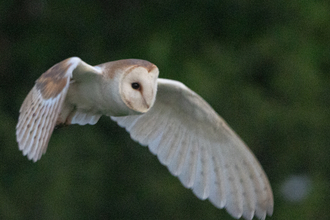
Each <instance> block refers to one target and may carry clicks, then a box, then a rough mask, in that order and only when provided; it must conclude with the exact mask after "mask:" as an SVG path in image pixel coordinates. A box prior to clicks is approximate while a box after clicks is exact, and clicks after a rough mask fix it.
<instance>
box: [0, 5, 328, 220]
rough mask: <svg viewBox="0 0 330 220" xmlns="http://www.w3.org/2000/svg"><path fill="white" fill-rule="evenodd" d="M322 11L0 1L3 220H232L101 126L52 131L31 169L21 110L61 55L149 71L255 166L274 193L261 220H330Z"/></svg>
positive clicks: (104, 122)
mask: <svg viewBox="0 0 330 220" xmlns="http://www.w3.org/2000/svg"><path fill="white" fill-rule="evenodd" d="M329 11H330V3H329V1H325V0H324V1H322V0H318V1H316V0H315V1H312V0H305V1H301V0H290V1H287V0H278V1H261V0H251V1H246V0H234V1H233V0H222V1H211V0H205V1H197V0H192V1H171V0H166V1H159V0H150V1H145V0H144V1H141V0H139V1H133V0H131V1H127V0H120V1H106V0H98V1H79V0H57V1H46V0H25V1H24V0H23V1H18V0H17V1H15V0H3V1H0V86H1V89H0V121H1V123H0V158H1V159H0V219H54V220H55V219H232V218H231V217H230V215H229V214H227V212H226V211H225V210H219V209H217V208H215V207H213V206H212V205H211V203H210V202H208V201H200V200H198V199H197V198H196V197H195V196H194V195H193V193H192V192H191V191H190V190H188V189H185V188H184V187H183V186H182V185H181V183H180V181H179V180H178V179H177V178H176V177H173V176H172V175H170V173H169V172H168V170H167V168H166V167H164V166H162V165H161V164H160V163H159V162H158V160H157V158H156V157H155V156H154V155H152V154H151V153H150V152H149V150H148V149H147V148H145V147H141V146H140V145H139V144H137V143H135V142H133V141H132V140H131V139H130V137H129V135H128V134H127V133H126V132H125V130H124V129H122V128H119V127H118V126H117V125H116V124H115V123H114V122H112V121H111V120H110V119H109V118H108V117H102V118H101V120H100V121H99V122H98V123H97V124H96V125H94V126H79V125H74V126H70V127H67V128H63V129H60V130H57V131H55V132H54V134H53V136H52V138H51V141H50V144H49V148H48V150H47V153H46V154H45V155H44V156H43V157H42V159H41V160H40V161H39V162H37V163H33V162H31V161H28V160H27V158H26V157H23V156H22V153H21V152H20V151H19V150H18V146H17V143H16V141H15V126H16V123H17V118H18V110H19V108H20V105H21V104H22V102H23V100H24V98H25V96H26V95H27V94H28V92H29V90H30V89H31V88H32V87H33V85H34V81H35V80H36V79H37V78H38V77H39V76H40V75H41V74H42V73H43V72H45V71H46V70H47V69H48V68H50V67H51V66H52V65H54V64H55V63H57V62H60V61H61V60H64V59H66V58H68V57H70V56H79V57H80V58H82V59H83V60H84V61H86V62H87V63H89V64H91V65H97V64H99V63H103V62H107V61H112V60H118V59H124V58H140V59H146V60H149V61H151V62H153V63H155V64H156V65H157V66H158V67H159V69H160V77H162V78H170V79H176V80H179V81H181V82H183V83H185V84H186V85H187V86H188V87H190V88H191V89H193V90H194V91H196V92H197V93H198V94H200V95H201V96H202V97H203V98H204V99H205V100H206V101H208V102H209V103H210V104H211V106H213V107H214V109H215V110H216V111H217V112H218V113H219V114H220V115H221V116H222V117H223V118H225V119H226V121H227V122H228V123H229V124H230V125H231V127H232V128H233V129H234V130H235V131H236V132H237V133H238V134H239V135H240V136H241V137H242V138H243V140H245V142H246V143H247V144H248V145H249V146H250V148H251V149H252V150H253V152H254V153H255V154H256V156H257V157H258V159H259V160H260V162H261V164H262V166H263V167H264V169H265V171H266V173H267V175H268V177H269V180H270V183H271V185H272V187H273V191H274V199H275V207H274V214H273V217H267V219H330V212H329V201H330V182H329V180H330V146H329V144H330V135H329V124H330V115H329V107H330V96H329V92H330V74H329V68H330V60H329V57H330V41H329V39H330V12H329ZM290 184H291V185H290Z"/></svg>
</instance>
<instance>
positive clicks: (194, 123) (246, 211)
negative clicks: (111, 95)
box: [111, 79, 273, 219]
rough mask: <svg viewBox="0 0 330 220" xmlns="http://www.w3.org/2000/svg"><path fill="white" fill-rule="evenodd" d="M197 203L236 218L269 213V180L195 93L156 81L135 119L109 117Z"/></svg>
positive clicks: (177, 84)
mask: <svg viewBox="0 0 330 220" xmlns="http://www.w3.org/2000/svg"><path fill="white" fill-rule="evenodd" d="M111 118H112V119H113V120H114V121H116V122H117V123H118V124H119V125H120V126H122V127H125V128H126V130H127V131H128V132H129V133H130V135H131V138H132V139H134V140H136V141H138V142H139V143H140V144H142V145H148V146H149V149H150V151H151V152H152V153H154V154H156V155H157V157H158V159H159V160H160V162H161V163H162V164H164V165H166V166H167V167H168V169H169V171H170V172H171V173H172V174H173V175H175V176H178V177H179V179H180V181H181V182H182V184H183V185H184V186H185V187H187V188H192V190H193V192H194V193H195V195H196V196H197V197H198V198H200V199H207V198H208V199H209V200H210V201H211V202H212V203H213V204H214V205H215V206H216V207H218V208H223V207H225V208H226V209H227V211H228V212H229V213H230V214H231V215H232V216H233V217H235V218H240V217H241V216H243V217H244V218H245V219H252V218H253V216H254V215H255V216H257V217H258V218H260V219H264V218H265V217H266V215H267V214H268V215H272V212H273V194H272V190H271V187H270V184H269V182H268V179H267V176H266V174H265V172H264V171H263V169H262V167H261V166H260V164H259V162H258V161H257V159H256V158H255V156H254V155H253V153H252V152H251V151H250V150H249V149H248V147H247V146H246V145H245V144H244V142H243V141H242V140H241V139H240V138H239V137H238V136H237V135H236V134H235V133H234V131H232V130H231V129H230V128H229V126H228V125H227V124H226V123H225V121H224V120H223V119H222V118H221V117H220V116H219V115H218V114H217V113H216V112H215V111H214V110H213V109H212V108H211V107H210V106H209V105H208V104H207V103H206V102H205V101H204V100H203V99H202V98H201V97H200V96H199V95H197V94H196V93H194V92H193V91H191V90H190V89H189V88H187V87H186V86H185V85H183V84H182V83H180V82H177V81H173V80H165V79H158V91H157V97H156V102H155V104H154V106H153V107H152V108H151V109H150V110H149V111H148V112H147V113H145V114H143V115H138V116H125V117H111Z"/></svg>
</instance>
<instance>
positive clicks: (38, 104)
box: [16, 57, 98, 161]
mask: <svg viewBox="0 0 330 220" xmlns="http://www.w3.org/2000/svg"><path fill="white" fill-rule="evenodd" d="M75 69H76V70H79V71H80V72H84V71H87V70H88V71H95V72H97V71H98V70H97V69H95V68H94V67H92V66H89V65H88V64H86V63H85V62H83V61H82V60H81V59H80V58H78V57H73V58H68V59H66V60H64V61H62V62H60V63H58V64H56V65H54V66H53V67H51V68H50V69H49V70H48V71H47V72H45V73H43V74H42V75H41V76H40V77H39V79H38V80H37V81H36V83H35V86H34V87H33V88H32V90H31V91H30V93H29V94H28V95H27V97H26V98H25V100H24V102H23V104H22V106H21V108H20V115H19V119H18V123H17V126H16V138H17V142H18V145H19V149H20V150H21V151H23V154H24V155H27V157H28V158H29V159H30V160H31V159H32V160H33V161H37V160H39V159H40V157H41V156H42V154H44V153H45V152H46V149H47V145H48V142H49V139H50V136H51V134H52V132H53V130H54V127H55V124H56V120H57V118H58V115H59V113H60V112H61V108H62V105H63V103H64V100H65V97H66V94H67V92H68V89H69V85H70V79H71V78H72V72H73V71H74V70H75Z"/></svg>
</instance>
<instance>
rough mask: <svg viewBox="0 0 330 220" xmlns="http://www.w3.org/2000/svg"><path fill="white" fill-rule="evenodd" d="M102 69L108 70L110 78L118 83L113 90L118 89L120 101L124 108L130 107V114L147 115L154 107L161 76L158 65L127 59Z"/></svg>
mask: <svg viewBox="0 0 330 220" xmlns="http://www.w3.org/2000/svg"><path fill="white" fill-rule="evenodd" d="M102 69H106V72H108V77H109V78H111V79H112V82H116V83H115V85H112V88H114V87H117V89H118V91H119V96H120V97H118V99H119V100H118V101H120V102H121V103H122V105H124V106H122V107H123V108H126V109H127V107H128V112H129V114H141V113H145V112H147V111H148V110H149V109H150V108H151V107H152V106H153V104H154V102H155V99H156V94H157V78H158V74H159V70H158V68H157V66H156V65H154V64H152V63H150V62H148V61H145V60H139V59H126V60H118V61H114V62H111V63H107V64H106V66H102ZM111 84H112V83H111ZM123 108H121V109H123ZM121 112H123V111H121Z"/></svg>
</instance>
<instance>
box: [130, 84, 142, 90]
mask: <svg viewBox="0 0 330 220" xmlns="http://www.w3.org/2000/svg"><path fill="white" fill-rule="evenodd" d="M132 88H133V89H135V90H138V89H140V84H139V83H137V82H134V83H132Z"/></svg>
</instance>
